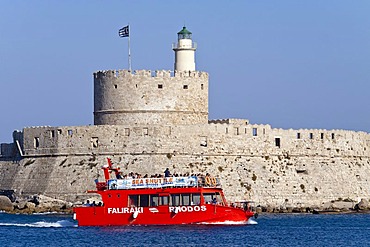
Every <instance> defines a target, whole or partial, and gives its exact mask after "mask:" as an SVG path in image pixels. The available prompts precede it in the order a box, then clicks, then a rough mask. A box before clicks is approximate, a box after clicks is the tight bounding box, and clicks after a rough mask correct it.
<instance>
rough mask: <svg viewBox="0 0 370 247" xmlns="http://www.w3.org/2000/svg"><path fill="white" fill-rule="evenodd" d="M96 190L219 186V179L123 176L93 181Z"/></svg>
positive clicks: (206, 177) (208, 177) (209, 177)
mask: <svg viewBox="0 0 370 247" xmlns="http://www.w3.org/2000/svg"><path fill="white" fill-rule="evenodd" d="M95 183H96V188H97V190H105V189H109V190H117V189H120V190H122V189H154V188H178V187H220V186H221V184H220V179H219V178H215V177H211V176H205V177H203V176H202V177H198V176H188V177H174V176H173V177H161V178H123V179H109V180H107V181H106V182H98V181H95Z"/></svg>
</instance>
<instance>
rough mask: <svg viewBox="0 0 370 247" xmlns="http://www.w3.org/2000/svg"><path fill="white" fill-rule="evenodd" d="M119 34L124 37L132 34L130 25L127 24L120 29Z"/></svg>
mask: <svg viewBox="0 0 370 247" xmlns="http://www.w3.org/2000/svg"><path fill="white" fill-rule="evenodd" d="M118 35H119V36H120V37H121V38H123V37H128V36H129V35H130V31H129V26H125V27H123V28H121V29H120V30H119V31H118Z"/></svg>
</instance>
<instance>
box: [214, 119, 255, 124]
mask: <svg viewBox="0 0 370 247" xmlns="http://www.w3.org/2000/svg"><path fill="white" fill-rule="evenodd" d="M208 123H209V124H235V125H248V124H249V120H248V119H237V118H226V119H212V120H208Z"/></svg>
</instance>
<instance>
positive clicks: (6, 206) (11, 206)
mask: <svg viewBox="0 0 370 247" xmlns="http://www.w3.org/2000/svg"><path fill="white" fill-rule="evenodd" d="M11 199H13V200H11ZM91 201H92V200H91ZM81 204H82V202H76V203H71V202H67V201H63V200H59V199H54V198H51V197H47V196H44V195H33V196H30V197H26V198H17V199H15V198H9V197H7V196H4V195H0V211H4V212H6V213H11V214H34V213H61V214H72V213H73V206H75V205H81ZM255 211H256V213H258V214H278V213H300V214H301V213H309V214H345V213H369V212H370V204H369V201H368V200H366V199H361V201H360V202H358V203H355V202H353V201H346V200H339V201H331V202H329V203H325V204H323V205H321V206H320V207H289V206H281V207H278V208H277V207H268V206H259V205H256V207H255Z"/></svg>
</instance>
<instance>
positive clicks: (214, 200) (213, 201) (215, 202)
mask: <svg viewBox="0 0 370 247" xmlns="http://www.w3.org/2000/svg"><path fill="white" fill-rule="evenodd" d="M212 204H214V205H216V204H217V199H216V197H214V198H213V199H212Z"/></svg>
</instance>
